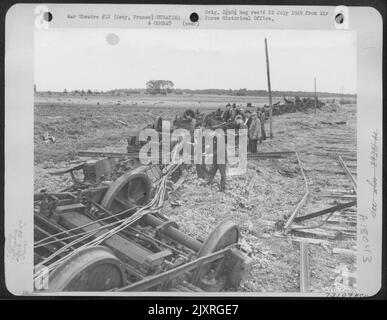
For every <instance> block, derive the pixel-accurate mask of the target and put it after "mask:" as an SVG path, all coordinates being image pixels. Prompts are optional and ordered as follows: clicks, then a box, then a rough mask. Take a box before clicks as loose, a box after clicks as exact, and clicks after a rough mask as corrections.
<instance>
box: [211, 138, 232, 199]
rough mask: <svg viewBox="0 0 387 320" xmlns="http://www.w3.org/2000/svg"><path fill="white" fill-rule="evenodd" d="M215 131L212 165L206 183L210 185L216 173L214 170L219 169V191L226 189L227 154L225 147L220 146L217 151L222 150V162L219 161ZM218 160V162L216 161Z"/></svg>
mask: <svg viewBox="0 0 387 320" xmlns="http://www.w3.org/2000/svg"><path fill="white" fill-rule="evenodd" d="M216 136H217V133H216V132H215V131H214V135H213V139H214V144H213V153H212V161H213V162H212V165H211V169H210V174H209V176H210V177H209V180H208V184H209V185H211V184H212V182H213V181H214V177H215V175H216V172H217V171H218V170H219V173H220V186H219V191H221V192H224V191H225V190H226V162H227V154H226V149H225V148H222V149H221V150H219V152H224V160H225V161H224V163H221V162H220V159H219V156H218V143H217V138H216ZM218 162H219V163H218Z"/></svg>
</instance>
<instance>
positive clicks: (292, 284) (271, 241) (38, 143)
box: [34, 96, 356, 292]
mask: <svg viewBox="0 0 387 320" xmlns="http://www.w3.org/2000/svg"><path fill="white" fill-rule="evenodd" d="M267 100H268V99H267V98H265V97H262V98H260V97H258V98H257V97H228V96H166V97H149V96H137V97H135V96H129V97H112V96H110V97H103V99H101V97H98V96H84V97H79V96H77V97H74V96H66V97H63V96H37V97H36V101H35V132H34V142H35V190H36V191H38V190H40V189H42V188H47V189H48V190H58V189H62V188H64V187H66V186H68V185H69V183H70V182H71V179H70V177H69V176H68V175H67V176H51V175H49V174H48V172H49V171H50V170H52V169H54V168H55V169H59V168H65V167H67V166H69V165H70V163H72V162H76V161H78V160H79V158H78V157H77V156H76V151H77V150H80V149H93V150H97V149H98V150H107V151H121V152H125V151H126V137H127V136H128V135H129V133H130V131H133V130H136V129H138V128H141V127H142V126H145V125H146V124H149V123H151V122H153V121H154V119H155V117H156V116H162V117H163V119H166V120H172V119H173V118H174V117H175V115H176V114H181V113H182V112H183V111H182V110H183V109H186V108H194V109H196V108H200V109H201V110H203V111H212V110H215V109H216V108H219V107H224V105H225V104H226V103H228V102H230V103H234V102H235V103H236V104H237V105H238V104H242V105H243V106H245V105H246V103H247V102H251V103H252V104H253V105H254V106H258V105H260V104H264V103H267ZM275 101H276V100H274V102H275ZM117 120H120V121H123V122H125V123H127V125H123V124H122V123H121V122H119V121H117ZM45 132H48V133H49V134H50V135H52V136H54V137H55V138H56V142H55V143H52V142H48V143H46V142H44V141H43V139H42V135H43V134H44V133H45ZM285 150H292V151H293V150H296V151H298V153H299V156H300V160H301V162H302V164H303V167H304V170H305V174H306V177H307V179H308V182H309V185H310V186H309V187H310V192H311V195H310V197H309V199H308V201H307V203H306V205H305V206H303V208H302V210H301V212H300V215H303V214H307V213H310V212H313V211H316V210H320V209H323V208H325V207H327V206H332V205H334V204H335V203H337V202H340V201H342V199H339V198H334V197H329V196H327V195H329V194H332V193H335V192H336V193H340V192H339V191H340V190H347V189H348V187H347V185H348V179H347V177H346V175H345V174H343V173H342V169H341V167H340V165H339V164H338V163H337V161H336V160H335V154H336V153H340V154H341V155H343V159H344V160H345V161H346V162H347V163H348V165H349V167H350V169H351V171H352V172H353V173H354V174H356V105H354V104H346V105H343V106H342V107H339V106H337V107H334V108H330V107H329V108H328V107H324V108H323V109H321V110H317V112H316V113H314V112H313V111H310V112H308V113H291V114H283V115H280V116H276V117H274V138H273V139H271V140H266V141H264V142H263V143H262V144H261V145H259V151H262V152H264V151H285ZM340 171H341V173H340ZM218 180H219V178H216V179H215V181H216V182H218ZM252 181H253V182H252ZM347 191H348V192H350V190H347ZM304 192H305V187H304V181H303V179H302V176H301V174H300V169H299V166H298V163H297V161H296V159H295V158H294V157H289V158H287V159H280V160H279V159H276V160H260V161H250V162H249V164H248V169H247V173H246V174H245V175H243V176H232V177H228V181H227V190H226V192H225V193H221V192H219V191H218V186H217V185H216V184H214V185H212V186H207V185H206V184H205V183H204V181H203V180H200V179H197V178H196V174H195V172H194V170H193V169H191V168H188V170H187V171H186V172H185V182H184V184H183V185H182V186H181V187H180V188H179V189H178V191H177V192H176V193H175V194H174V195H173V196H171V198H170V199H168V201H166V203H165V206H164V208H163V209H162V213H163V214H164V215H166V216H168V217H169V218H170V219H172V220H176V221H177V222H178V224H179V225H180V227H181V229H182V230H183V231H184V232H186V233H187V234H189V235H192V236H194V237H198V238H200V237H203V236H205V235H207V234H208V233H209V232H210V231H211V230H212V228H213V226H214V225H215V224H216V223H217V222H219V221H221V220H223V219H225V218H230V219H232V220H233V221H235V222H236V223H238V224H239V226H240V228H241V236H242V240H241V244H242V247H244V249H245V250H246V251H247V252H248V253H249V255H250V257H251V259H252V266H251V272H250V275H249V277H248V279H247V280H246V283H245V284H244V286H243V290H244V291H249V292H299V289H300V288H299V274H300V256H299V245H298V242H295V241H291V239H290V237H287V236H283V235H281V234H279V233H278V232H277V231H276V230H275V228H274V224H275V223H276V222H277V221H279V220H283V219H284V218H285V217H288V216H289V215H290V214H291V213H292V212H293V210H294V209H295V207H296V206H297V204H298V202H299V201H300V200H301V198H302V196H303V195H304ZM310 223H312V222H310ZM355 243H356V242H355V239H348V238H341V239H335V240H331V241H330V242H329V245H328V246H321V245H309V246H308V250H309V255H310V277H311V279H310V284H311V290H312V291H319V292H321V291H327V290H331V289H333V287H334V285H335V279H336V277H337V274H336V273H335V271H336V269H337V268H338V267H339V266H341V265H345V266H346V267H348V269H349V270H350V271H351V272H355V270H356V259H355V257H354V256H345V255H336V254H333V253H332V248H343V249H351V248H353V247H354V245H355Z"/></svg>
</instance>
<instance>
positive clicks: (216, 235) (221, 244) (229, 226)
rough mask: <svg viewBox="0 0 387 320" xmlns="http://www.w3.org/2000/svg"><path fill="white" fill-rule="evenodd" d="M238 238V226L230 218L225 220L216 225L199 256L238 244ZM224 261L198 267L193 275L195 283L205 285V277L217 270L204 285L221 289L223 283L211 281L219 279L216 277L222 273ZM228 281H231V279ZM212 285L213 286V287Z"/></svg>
mask: <svg viewBox="0 0 387 320" xmlns="http://www.w3.org/2000/svg"><path fill="white" fill-rule="evenodd" d="M238 240H239V229H238V226H237V225H236V224H235V223H234V222H232V221H230V220H223V221H222V222H220V223H219V224H218V225H217V226H216V227H215V229H214V230H212V232H211V233H210V234H209V236H208V237H207V238H206V240H205V241H204V243H203V245H202V247H201V248H200V250H199V252H198V258H200V257H204V256H206V255H209V254H211V253H214V252H216V251H219V250H221V249H224V248H226V247H228V246H230V245H232V244H236V243H238ZM223 262H224V261H218V262H214V263H212V264H211V265H207V266H204V267H202V268H201V269H198V270H197V271H196V272H195V273H194V274H193V277H192V282H193V284H195V285H199V286H201V287H203V285H204V282H203V279H204V278H205V277H206V276H208V275H209V273H211V272H212V271H215V274H214V277H213V279H212V281H210V282H208V281H207V284H205V285H204V286H205V287H206V288H204V289H205V290H209V291H218V290H219V289H221V287H222V285H220V286H218V285H216V284H215V283H212V284H211V282H213V281H215V280H217V279H216V277H218V276H220V275H221V273H222V272H221V271H222V270H221V269H222V267H223V266H224V265H225V264H224V263H223ZM227 282H229V280H228V281H227ZM210 287H212V289H211V288H210Z"/></svg>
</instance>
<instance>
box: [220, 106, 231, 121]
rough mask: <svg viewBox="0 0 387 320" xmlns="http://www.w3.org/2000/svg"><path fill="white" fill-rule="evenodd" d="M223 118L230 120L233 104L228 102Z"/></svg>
mask: <svg viewBox="0 0 387 320" xmlns="http://www.w3.org/2000/svg"><path fill="white" fill-rule="evenodd" d="M222 118H223V121H224V122H228V121H229V120H230V118H231V104H229V103H227V104H226V108H225V110H224V111H223V114H222Z"/></svg>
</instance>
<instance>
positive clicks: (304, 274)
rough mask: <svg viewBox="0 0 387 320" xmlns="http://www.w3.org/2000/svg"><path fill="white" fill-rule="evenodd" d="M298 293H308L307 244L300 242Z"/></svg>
mask: <svg viewBox="0 0 387 320" xmlns="http://www.w3.org/2000/svg"><path fill="white" fill-rule="evenodd" d="M300 291H301V292H302V293H304V292H309V256H308V244H307V243H306V242H304V241H301V242H300Z"/></svg>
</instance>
